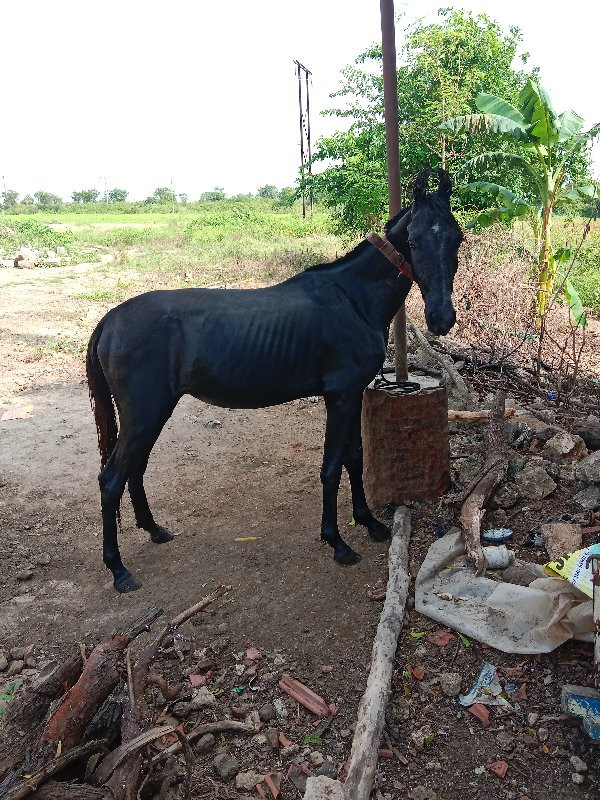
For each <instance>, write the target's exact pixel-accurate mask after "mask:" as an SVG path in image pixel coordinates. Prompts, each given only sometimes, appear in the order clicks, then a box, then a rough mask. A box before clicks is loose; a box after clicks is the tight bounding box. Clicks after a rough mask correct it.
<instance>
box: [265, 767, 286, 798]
mask: <svg viewBox="0 0 600 800" xmlns="http://www.w3.org/2000/svg"><path fill="white" fill-rule="evenodd" d="M282 777H283V775H282V773H281V772H268V773H267V774H266V775H265V783H266V784H267V786H268V787H269V791H270V792H271V794H272V795H273V797H274V798H276V797H278V796H279V792H280V791H281V779H282Z"/></svg>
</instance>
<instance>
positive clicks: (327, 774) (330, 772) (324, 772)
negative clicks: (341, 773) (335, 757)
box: [315, 758, 338, 778]
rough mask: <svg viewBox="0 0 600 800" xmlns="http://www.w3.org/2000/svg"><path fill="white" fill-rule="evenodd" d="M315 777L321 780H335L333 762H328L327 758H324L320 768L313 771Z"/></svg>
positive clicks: (336, 772) (336, 773)
mask: <svg viewBox="0 0 600 800" xmlns="http://www.w3.org/2000/svg"><path fill="white" fill-rule="evenodd" d="M315 775H317V776H319V777H323V778H337V775H338V771H337V767H336V766H335V764H334V763H333V761H330V760H329V759H328V758H326V759H325V761H324V762H323V763H322V764H321V766H320V767H317V769H316V770H315Z"/></svg>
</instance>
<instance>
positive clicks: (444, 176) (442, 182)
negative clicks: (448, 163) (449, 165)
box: [437, 169, 452, 204]
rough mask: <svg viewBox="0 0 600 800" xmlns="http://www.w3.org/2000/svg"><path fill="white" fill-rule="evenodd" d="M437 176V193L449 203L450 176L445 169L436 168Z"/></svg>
mask: <svg viewBox="0 0 600 800" xmlns="http://www.w3.org/2000/svg"><path fill="white" fill-rule="evenodd" d="M437 174H438V178H439V186H438V190H437V193H438V194H439V195H440V197H442V198H443V199H444V200H445V201H446V202H447V203H448V204H450V195H451V194H452V178H451V177H450V175H448V173H447V172H446V170H444V169H438V171H437Z"/></svg>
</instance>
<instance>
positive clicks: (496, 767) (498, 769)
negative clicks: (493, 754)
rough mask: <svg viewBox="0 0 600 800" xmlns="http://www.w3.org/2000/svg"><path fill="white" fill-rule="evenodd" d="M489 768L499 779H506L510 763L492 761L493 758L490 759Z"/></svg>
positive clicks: (488, 761)
mask: <svg viewBox="0 0 600 800" xmlns="http://www.w3.org/2000/svg"><path fill="white" fill-rule="evenodd" d="M487 768H488V769H489V771H490V772H493V773H494V775H497V776H498V777H499V778H504V777H505V776H506V773H507V772H508V763H507V762H506V761H492V759H491V758H488V760H487Z"/></svg>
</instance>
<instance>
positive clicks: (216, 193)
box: [200, 186, 225, 201]
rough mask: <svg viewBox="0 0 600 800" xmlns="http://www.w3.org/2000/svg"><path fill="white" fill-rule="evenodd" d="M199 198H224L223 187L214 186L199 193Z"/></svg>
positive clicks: (203, 199)
mask: <svg viewBox="0 0 600 800" xmlns="http://www.w3.org/2000/svg"><path fill="white" fill-rule="evenodd" d="M200 200H201V201H205V200H210V201H214V200H225V189H223V187H222V186H215V188H214V189H213V190H212V192H202V194H201V195H200Z"/></svg>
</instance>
